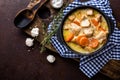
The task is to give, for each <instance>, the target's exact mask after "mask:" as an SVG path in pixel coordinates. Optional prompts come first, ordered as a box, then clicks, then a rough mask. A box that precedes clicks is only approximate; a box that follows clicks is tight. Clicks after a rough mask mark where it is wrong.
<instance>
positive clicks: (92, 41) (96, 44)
mask: <svg viewBox="0 0 120 80" xmlns="http://www.w3.org/2000/svg"><path fill="white" fill-rule="evenodd" d="M98 45H99V42H98V40H97V39H94V38H93V39H91V41H90V45H89V46H90V47H92V48H97V47H98Z"/></svg>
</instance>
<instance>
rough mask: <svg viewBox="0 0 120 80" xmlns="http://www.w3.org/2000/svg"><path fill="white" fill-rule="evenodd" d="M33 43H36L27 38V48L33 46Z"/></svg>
mask: <svg viewBox="0 0 120 80" xmlns="http://www.w3.org/2000/svg"><path fill="white" fill-rule="evenodd" d="M33 41H34V39H32V38H26V41H25V44H26V46H28V47H31V46H33Z"/></svg>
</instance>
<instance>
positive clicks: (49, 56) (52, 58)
mask: <svg viewBox="0 0 120 80" xmlns="http://www.w3.org/2000/svg"><path fill="white" fill-rule="evenodd" d="M47 60H48V62H49V63H54V62H55V57H54V56H53V55H48V56H47Z"/></svg>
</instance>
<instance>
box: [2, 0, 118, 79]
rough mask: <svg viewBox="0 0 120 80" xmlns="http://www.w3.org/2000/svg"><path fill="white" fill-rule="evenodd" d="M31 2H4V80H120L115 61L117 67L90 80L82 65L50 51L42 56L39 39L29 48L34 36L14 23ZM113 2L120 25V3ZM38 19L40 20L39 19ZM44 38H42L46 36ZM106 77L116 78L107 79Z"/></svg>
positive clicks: (25, 0)
mask: <svg viewBox="0 0 120 80" xmlns="http://www.w3.org/2000/svg"><path fill="white" fill-rule="evenodd" d="M29 2H30V0H0V80H120V78H119V74H120V73H119V70H118V68H117V66H119V65H114V63H115V64H116V62H117V64H118V63H120V61H113V60H111V61H112V63H113V64H111V62H109V63H108V64H106V65H105V67H106V68H107V70H108V72H103V70H104V69H105V67H104V68H103V69H102V70H101V72H99V73H97V74H96V75H95V76H94V77H92V78H91V79H89V78H88V77H87V76H85V74H84V73H83V72H82V71H81V70H79V62H77V61H74V60H73V59H68V58H63V57H61V56H60V55H59V54H57V53H55V52H52V51H50V50H46V51H45V52H44V53H40V52H39V51H40V50H39V47H40V45H39V42H38V41H36V40H35V42H34V46H33V47H31V48H28V47H26V45H25V39H26V38H27V37H30V36H29V35H28V34H26V33H25V32H23V31H22V30H21V29H18V28H16V27H15V25H14V23H13V20H14V17H15V15H16V14H17V13H18V12H19V11H20V10H21V9H24V8H26V6H27V5H28V3H29ZM110 2H111V6H112V8H113V12H114V15H115V17H116V20H117V22H118V23H117V24H118V26H120V23H119V22H120V18H119V16H120V14H119V13H120V10H119V9H120V5H119V0H110ZM53 10H54V9H53ZM55 11H57V10H55ZM51 17H52V16H51ZM36 20H37V21H38V20H39V18H36V19H35V21H36ZM35 21H33V23H35ZM42 21H47V20H45V19H44V20H42ZM38 22H39V21H38ZM33 23H32V24H33ZM33 26H34V25H33ZM39 27H40V23H39ZM40 37H41V38H40V39H42V35H41V36H40ZM49 54H52V55H54V56H55V57H56V61H55V63H54V64H50V63H48V61H47V60H46V57H47V55H49ZM109 64H110V66H109V67H110V68H109V69H108V67H107V65H109ZM111 67H112V69H113V71H112V70H111ZM104 71H105V70H104ZM110 71H111V72H110ZM103 73H105V75H103ZM113 73H114V74H115V75H116V74H117V76H115V75H114V74H113ZM106 74H109V76H111V77H112V78H114V79H111V78H110V77H108V76H106ZM115 78H116V79H115Z"/></svg>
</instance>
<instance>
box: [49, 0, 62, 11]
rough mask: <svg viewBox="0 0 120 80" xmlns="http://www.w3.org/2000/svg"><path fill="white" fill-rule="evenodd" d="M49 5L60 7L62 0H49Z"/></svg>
mask: <svg viewBox="0 0 120 80" xmlns="http://www.w3.org/2000/svg"><path fill="white" fill-rule="evenodd" d="M51 5H52V7H54V8H57V9H58V8H61V7H62V5H63V0H51Z"/></svg>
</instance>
